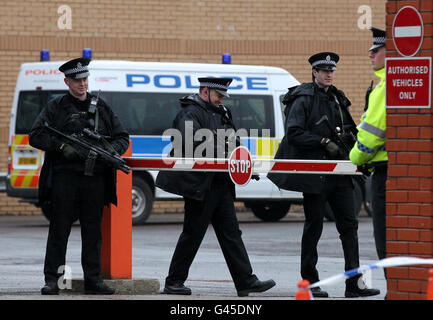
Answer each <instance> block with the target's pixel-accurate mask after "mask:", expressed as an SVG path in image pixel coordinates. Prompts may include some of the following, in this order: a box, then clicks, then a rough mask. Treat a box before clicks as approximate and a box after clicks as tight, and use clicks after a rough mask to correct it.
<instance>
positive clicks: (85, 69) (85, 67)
mask: <svg viewBox="0 0 433 320" xmlns="http://www.w3.org/2000/svg"><path fill="white" fill-rule="evenodd" d="M85 71H89V68H88V67H87V66H82V67H77V68H73V69H69V70H65V72H64V74H65V75H68V74H72V73H81V72H85Z"/></svg>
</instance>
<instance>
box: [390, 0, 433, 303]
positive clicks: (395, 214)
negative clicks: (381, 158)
mask: <svg viewBox="0 0 433 320" xmlns="http://www.w3.org/2000/svg"><path fill="white" fill-rule="evenodd" d="M407 5H410V6H413V7H415V8H417V9H418V11H419V12H420V13H421V16H422V18H423V21H424V41H423V45H422V47H421V51H420V52H419V53H418V54H417V56H432V52H433V45H432V39H433V25H432V24H433V1H431V0H414V1H388V2H387V3H386V10H387V17H386V24H387V31H388V35H391V30H392V29H391V28H392V23H393V20H394V16H395V14H396V13H397V12H398V10H399V9H400V8H402V7H403V6H407ZM386 47H387V56H388V57H392V56H399V54H398V53H397V52H396V50H395V48H394V44H393V41H392V39H391V37H389V36H388V40H387V44H386ZM432 126H433V117H432V110H431V109H387V132H386V136H387V144H386V146H387V149H388V155H389V164H390V166H389V177H388V184H387V194H386V196H387V207H386V211H387V218H386V225H387V233H386V235H387V254H388V255H387V257H392V256H414V257H420V258H432V256H433V210H432V200H433V197H432V191H433V183H432V165H433V152H432V151H433V142H432V137H433V131H432ZM431 267H432V266H409V267H396V268H389V269H387V277H388V294H387V299H405V300H407V299H411V300H412V299H414V300H425V298H426V288H427V279H428V270H429V268H431Z"/></svg>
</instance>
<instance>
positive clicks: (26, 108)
mask: <svg viewBox="0 0 433 320" xmlns="http://www.w3.org/2000/svg"><path fill="white" fill-rule="evenodd" d="M65 93H66V91H61V90H59V91H42V90H34V91H21V92H20V94H19V97H18V108H17V115H16V121H15V134H28V133H29V132H30V129H31V128H32V126H33V123H34V122H35V120H36V117H37V116H38V114H39V112H41V110H42V108H43V107H44V106H45V105H46V104H47V102H48V101H50V100H51V99H53V98H55V97H57V96H59V95H61V94H65Z"/></svg>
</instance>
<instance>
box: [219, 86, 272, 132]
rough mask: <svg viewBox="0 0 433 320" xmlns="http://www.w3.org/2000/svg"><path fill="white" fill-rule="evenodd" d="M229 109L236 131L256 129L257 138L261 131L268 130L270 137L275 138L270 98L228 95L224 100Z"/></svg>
mask: <svg viewBox="0 0 433 320" xmlns="http://www.w3.org/2000/svg"><path fill="white" fill-rule="evenodd" d="M224 104H225V105H226V106H227V107H229V108H230V110H231V112H232V116H233V122H234V124H235V125H236V128H237V129H241V128H242V129H246V130H247V132H248V133H250V131H249V130H250V129H258V130H259V131H258V134H259V137H261V136H262V130H263V129H269V130H270V134H271V137H274V136H275V125H274V112H273V102H272V96H256V95H232V94H231V95H230V98H227V99H225V100H224Z"/></svg>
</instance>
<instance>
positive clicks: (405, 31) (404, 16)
mask: <svg viewBox="0 0 433 320" xmlns="http://www.w3.org/2000/svg"><path fill="white" fill-rule="evenodd" d="M423 36H424V23H423V21H422V17H421V15H420V14H419V12H418V10H417V9H415V8H414V7H412V6H406V7H403V8H401V9H400V10H399V11H398V12H397V14H396V15H395V18H394V22H393V24H392V40H393V41H394V46H395V48H396V49H397V51H398V52H399V53H400V54H401V55H402V56H406V57H411V56H414V55H415V54H416V53H417V52H418V51H419V49H420V48H421V44H422V40H423Z"/></svg>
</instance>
